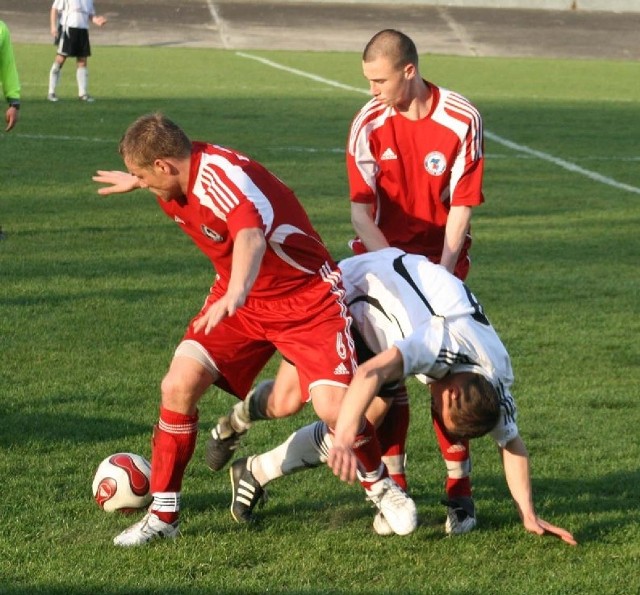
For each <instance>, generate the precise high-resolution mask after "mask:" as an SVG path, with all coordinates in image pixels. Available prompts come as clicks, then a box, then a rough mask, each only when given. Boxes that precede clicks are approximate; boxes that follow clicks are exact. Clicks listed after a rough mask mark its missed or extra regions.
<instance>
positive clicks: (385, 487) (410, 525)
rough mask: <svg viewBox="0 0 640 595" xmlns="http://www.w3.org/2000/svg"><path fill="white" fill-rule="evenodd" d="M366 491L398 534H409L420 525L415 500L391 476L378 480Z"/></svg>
mask: <svg viewBox="0 0 640 595" xmlns="http://www.w3.org/2000/svg"><path fill="white" fill-rule="evenodd" d="M365 492H366V493H367V498H368V499H369V500H371V502H373V503H374V504H375V505H376V506H377V508H378V510H379V511H380V512H381V513H382V514H383V515H384V518H385V520H386V521H387V523H388V524H389V527H391V529H392V530H393V532H394V533H396V534H397V535H409V533H412V532H413V531H414V530H415V528H416V527H417V526H418V511H417V510H416V504H415V502H414V501H413V500H412V499H411V498H409V496H407V494H406V492H405V491H404V490H403V489H402V488H401V487H400V486H399V485H398V484H397V483H396V482H395V481H393V480H392V479H391V478H390V477H385V478H384V479H380V480H379V481H376V482H375V483H374V484H373V485H372V486H371V488H369V489H368V490H365Z"/></svg>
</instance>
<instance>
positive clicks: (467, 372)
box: [232, 248, 575, 544]
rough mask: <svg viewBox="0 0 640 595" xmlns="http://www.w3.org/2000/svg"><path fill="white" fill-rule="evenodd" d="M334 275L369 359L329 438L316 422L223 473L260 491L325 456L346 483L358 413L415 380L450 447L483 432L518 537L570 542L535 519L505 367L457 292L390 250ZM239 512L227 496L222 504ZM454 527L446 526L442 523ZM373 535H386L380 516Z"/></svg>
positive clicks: (455, 282)
mask: <svg viewBox="0 0 640 595" xmlns="http://www.w3.org/2000/svg"><path fill="white" fill-rule="evenodd" d="M339 267H340V269H341V271H342V276H343V282H344V287H345V291H346V301H347V304H348V306H349V309H350V312H351V314H352V316H353V321H354V327H355V329H356V330H357V331H358V332H359V335H360V336H361V337H362V338H363V339H364V341H365V342H366V345H367V347H368V348H369V349H370V351H371V352H372V354H374V355H373V357H371V359H369V360H367V361H365V362H361V363H360V365H359V367H358V369H357V370H356V373H355V375H354V378H353V380H352V381H351V384H350V385H349V388H348V390H347V394H346V395H345V397H344V399H343V403H342V406H341V409H340V415H339V418H338V423H337V426H336V428H335V435H334V436H333V437H331V436H328V435H327V432H326V428H325V427H324V424H323V423H322V422H316V423H315V424H311V425H309V426H306V427H304V428H302V429H300V430H298V431H297V432H294V434H293V435H292V436H291V437H289V439H288V440H287V441H286V442H285V443H284V444H283V445H281V446H280V447H277V448H275V449H273V450H272V451H269V452H267V453H264V454H261V455H258V456H255V457H249V459H248V460H246V459H239V460H238V461H236V462H235V463H234V464H233V466H236V465H237V466H240V465H244V466H247V467H250V469H251V470H252V475H253V481H254V482H255V483H256V484H257V485H259V488H260V489H263V488H264V486H265V485H266V484H267V483H268V482H269V481H271V480H273V479H276V478H277V477H280V476H282V475H287V474H289V473H291V472H293V471H296V470H299V469H302V468H304V467H305V466H308V465H309V464H310V463H314V462H318V463H319V462H321V461H324V460H327V450H328V463H329V465H330V466H331V467H332V468H333V471H334V473H335V474H336V475H338V476H340V477H341V479H344V480H347V481H353V479H354V478H355V477H356V476H357V475H358V474H359V473H360V471H359V469H357V466H356V458H355V456H354V452H353V451H352V447H353V445H354V444H356V443H357V436H356V434H357V431H358V428H360V427H361V424H362V423H363V420H364V414H365V411H366V410H367V408H368V407H369V406H370V405H371V403H372V402H373V401H374V399H375V398H376V395H378V394H379V393H380V389H381V388H382V387H383V386H384V385H385V384H389V383H394V382H397V381H400V380H403V379H405V378H406V377H408V376H416V377H417V378H418V379H419V380H421V381H422V382H424V383H426V384H428V386H429V389H430V392H431V408H432V413H433V415H434V417H436V418H438V420H439V421H440V423H441V425H442V427H443V428H444V429H445V431H446V432H447V433H448V435H449V436H450V437H451V438H452V439H454V440H460V439H470V438H475V437H479V436H482V435H484V434H486V433H490V434H491V436H492V437H493V438H494V439H495V440H496V442H497V444H498V446H499V449H500V453H501V456H502V461H503V465H504V472H505V477H506V480H507V484H508V487H509V490H510V491H511V495H512V496H513V499H514V501H515V503H516V505H517V507H518V511H519V513H520V516H521V518H522V522H523V524H524V526H525V529H526V530H527V531H531V532H533V533H537V534H539V535H541V534H544V533H550V534H553V535H557V536H558V537H560V538H562V539H563V540H564V541H566V542H567V543H570V544H575V540H574V539H573V536H572V535H571V534H570V533H568V532H567V531H565V530H564V529H561V528H558V527H555V526H554V525H551V524H550V523H547V522H546V521H544V520H542V519H540V518H539V517H538V516H537V515H536V513H535V509H534V506H533V495H532V490H531V480H530V470H529V457H528V454H527V450H526V447H525V445H524V442H523V441H522V438H521V437H520V435H519V432H518V427H517V425H516V407H515V402H514V400H513V397H512V395H511V393H510V388H511V385H512V383H513V372H512V369H511V361H510V358H509V355H508V353H507V351H506V349H505V347H504V345H503V344H502V342H501V341H500V338H499V337H498V335H497V333H496V331H495V329H494V328H493V326H492V325H491V324H490V322H489V320H488V319H487V317H486V316H485V314H484V311H483V309H482V307H481V305H480V304H479V302H478V300H477V299H476V298H475V296H474V295H473V294H472V293H471V291H470V290H469V289H468V288H467V286H466V285H465V284H464V283H463V282H462V281H460V280H459V279H457V278H456V277H454V276H453V275H451V274H450V273H449V272H447V271H446V270H445V269H444V267H442V266H439V265H436V264H433V263H432V262H430V261H429V260H428V259H427V258H425V257H423V256H418V255H412V254H407V253H405V252H403V251H401V250H398V249H396V248H386V249H383V250H379V251H377V252H375V253H369V254H364V255H360V256H354V257H352V258H348V259H346V260H343V261H341V262H340V264H339ZM313 453H315V457H314V456H313ZM232 481H233V474H232ZM241 504H242V503H239V502H237V498H234V503H233V504H232V506H235V507H236V508H238V507H239V506H240V505H241ZM248 512H249V511H247V513H248ZM452 514H455V511H452V512H451V513H450V515H452ZM455 521H456V519H451V518H448V519H447V524H450V523H452V522H455ZM374 529H375V530H376V532H377V533H379V534H389V533H393V532H394V531H393V530H392V528H390V527H388V526H387V523H386V518H385V517H384V512H382V513H381V512H380V511H378V513H377V514H376V517H375V519H374Z"/></svg>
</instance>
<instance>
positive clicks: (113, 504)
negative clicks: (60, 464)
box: [92, 452, 152, 513]
mask: <svg viewBox="0 0 640 595" xmlns="http://www.w3.org/2000/svg"><path fill="white" fill-rule="evenodd" d="M150 477H151V465H150V464H149V461H147V459H145V458H144V457H141V456H140V455H137V454H133V453H131V452H119V453H116V454H113V455H111V456H109V457H107V458H106V459H105V460H104V461H102V463H100V465H98V469H97V471H96V474H95V476H94V478H93V486H92V488H93V498H94V499H95V501H96V502H97V503H98V506H99V507H100V508H102V510H104V511H106V512H115V511H116V510H117V511H118V512H123V513H129V512H133V511H134V510H137V509H138V508H144V507H145V506H147V505H148V504H149V503H150V502H151V500H152V496H151V494H150V493H149V488H150V487H151V486H150V484H149V478H150Z"/></svg>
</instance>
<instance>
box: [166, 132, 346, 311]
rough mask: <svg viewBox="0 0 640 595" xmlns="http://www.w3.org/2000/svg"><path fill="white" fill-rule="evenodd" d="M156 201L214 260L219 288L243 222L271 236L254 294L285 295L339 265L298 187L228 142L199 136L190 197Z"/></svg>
mask: <svg viewBox="0 0 640 595" xmlns="http://www.w3.org/2000/svg"><path fill="white" fill-rule="evenodd" d="M158 203H159V205H160V207H161V208H162V210H163V211H164V212H165V213H166V214H167V215H168V216H169V217H170V218H172V219H173V220H175V222H176V223H177V224H178V225H179V226H180V227H181V229H182V230H183V231H184V232H185V233H186V234H187V235H189V236H190V237H191V238H192V239H193V241H194V242H195V244H196V245H197V246H198V248H200V250H202V252H204V254H206V255H207V257H208V258H209V260H210V261H211V262H212V264H213V266H214V268H215V270H216V272H217V274H218V279H217V281H216V284H217V285H218V287H219V289H223V290H226V287H227V285H228V283H229V277H230V275H231V261H232V256H233V244H234V237H235V236H236V234H237V233H238V231H240V230H241V229H246V228H260V229H262V231H263V232H264V235H265V238H266V241H267V250H266V252H265V254H264V257H263V260H262V264H261V267H260V272H259V274H258V277H257V279H256V281H255V283H254V285H253V287H252V288H251V291H250V293H249V295H250V296H252V297H260V298H271V297H276V296H282V295H283V293H285V292H288V291H291V290H295V289H297V288H299V287H301V286H303V285H304V284H306V283H307V282H308V281H309V280H310V279H311V277H312V276H317V275H320V271H321V269H322V267H323V266H324V265H328V266H329V267H331V268H334V266H335V264H334V262H333V260H332V258H331V256H330V255H329V252H328V250H327V248H326V247H325V245H324V244H323V243H322V240H321V239H320V236H319V235H318V233H317V232H316V231H315V229H314V228H313V226H312V225H311V222H310V221H309V217H308V216H307V214H306V212H305V211H304V209H303V207H302V205H301V204H300V202H299V201H298V199H297V198H296V196H295V194H294V193H293V191H292V190H291V189H289V188H288V187H287V186H286V185H285V184H284V183H283V182H282V181H281V180H279V179H278V178H277V177H276V176H274V175H273V174H272V173H270V172H269V171H268V170H267V169H266V168H265V167H263V166H262V165H260V164H259V163H257V162H256V161H253V160H252V159H250V158H249V157H246V156H244V155H242V154H240V153H238V152H236V151H233V150H231V149H226V148H224V147H220V146H218V145H210V144H206V143H200V142H194V143H193V150H192V153H191V173H190V177H189V189H188V191H187V195H186V199H185V200H184V201H179V200H171V201H168V202H165V201H163V200H160V199H158Z"/></svg>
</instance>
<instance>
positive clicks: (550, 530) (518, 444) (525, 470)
mask: <svg viewBox="0 0 640 595" xmlns="http://www.w3.org/2000/svg"><path fill="white" fill-rule="evenodd" d="M501 455H502V464H503V465H504V474H505V478H506V480H507V485H508V486H509V491H510V492H511V496H512V497H513V499H514V501H515V503H516V506H517V507H518V513H519V514H520V518H521V519H522V524H523V525H524V528H525V529H526V530H527V531H530V532H531V533H535V534H536V535H554V536H555V537H558V538H560V539H562V541H564V542H565V543H568V544H569V545H577V541H576V540H575V539H574V537H573V535H572V534H571V533H569V531H567V530H566V529H562V528H561V527H556V526H555V525H552V524H551V523H547V521H544V520H542V519H541V518H538V516H537V515H536V512H535V509H534V506H533V492H532V489H531V470H530V466H529V453H528V452H527V448H526V446H525V445H524V442H523V441H522V438H521V437H520V436H516V437H515V438H514V439H513V440H511V441H510V442H508V443H507V445H506V446H505V447H504V448H503V449H501Z"/></svg>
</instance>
